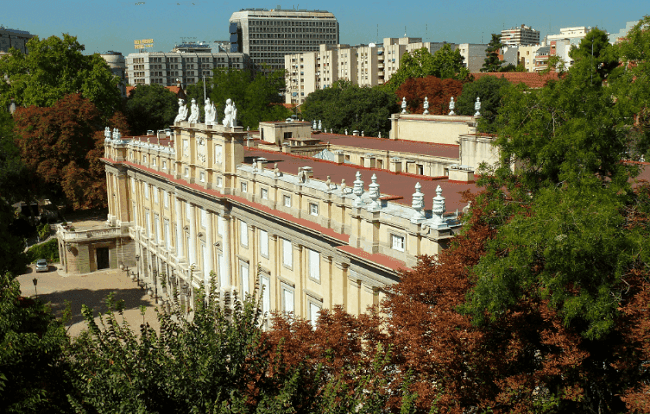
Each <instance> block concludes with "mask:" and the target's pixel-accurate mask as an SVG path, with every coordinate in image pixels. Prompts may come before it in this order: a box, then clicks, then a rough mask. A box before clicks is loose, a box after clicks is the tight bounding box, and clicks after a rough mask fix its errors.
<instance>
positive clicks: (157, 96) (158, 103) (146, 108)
mask: <svg viewBox="0 0 650 414" xmlns="http://www.w3.org/2000/svg"><path fill="white" fill-rule="evenodd" d="M124 113H125V115H126V119H127V120H128V123H129V125H130V126H131V128H132V129H133V133H134V134H136V135H137V134H145V133H146V132H147V130H154V131H156V130H160V129H164V128H167V127H168V126H170V125H172V124H173V123H174V118H175V117H176V114H178V100H177V99H176V95H175V94H174V93H173V92H171V91H170V90H169V89H167V88H165V87H163V86H162V85H159V84H156V83H154V84H151V85H138V86H137V87H136V88H135V89H134V90H133V92H132V93H131V96H130V97H129V98H128V99H127V101H126V105H125V108H124Z"/></svg>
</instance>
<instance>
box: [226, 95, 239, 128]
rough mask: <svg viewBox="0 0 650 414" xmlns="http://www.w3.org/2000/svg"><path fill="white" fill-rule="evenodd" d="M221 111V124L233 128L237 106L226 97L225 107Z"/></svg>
mask: <svg viewBox="0 0 650 414" xmlns="http://www.w3.org/2000/svg"><path fill="white" fill-rule="evenodd" d="M223 113H224V117H223V126H225V127H230V128H234V127H235V125H236V118H237V108H236V107H235V103H234V102H233V101H232V100H230V99H226V108H225V109H224V111H223Z"/></svg>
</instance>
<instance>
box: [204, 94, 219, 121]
mask: <svg viewBox="0 0 650 414" xmlns="http://www.w3.org/2000/svg"><path fill="white" fill-rule="evenodd" d="M203 110H204V111H205V124H206V125H214V124H215V120H216V119H217V109H216V108H215V107H214V104H213V103H212V102H210V98H208V99H206V100H205V107H204V108H203Z"/></svg>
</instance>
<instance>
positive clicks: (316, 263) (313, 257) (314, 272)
mask: <svg viewBox="0 0 650 414" xmlns="http://www.w3.org/2000/svg"><path fill="white" fill-rule="evenodd" d="M307 251H308V252H309V253H308V260H309V278H310V279H312V280H314V281H316V282H318V283H320V253H318V252H316V251H313V250H310V249H307Z"/></svg>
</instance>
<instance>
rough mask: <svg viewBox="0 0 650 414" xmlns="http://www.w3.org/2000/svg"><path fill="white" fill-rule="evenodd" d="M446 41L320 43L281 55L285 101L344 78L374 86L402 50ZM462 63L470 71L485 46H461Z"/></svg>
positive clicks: (390, 70)
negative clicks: (363, 43)
mask: <svg viewBox="0 0 650 414" xmlns="http://www.w3.org/2000/svg"><path fill="white" fill-rule="evenodd" d="M447 44H448V45H450V46H451V48H452V49H454V50H456V49H458V48H459V46H458V45H455V44H453V43H446V42H423V41H422V39H421V38H413V37H402V38H390V37H387V38H385V39H384V41H383V43H377V44H375V43H370V44H368V45H358V46H350V45H328V44H322V45H320V49H319V50H318V51H315V52H304V53H295V54H288V55H286V56H285V57H284V68H285V69H286V71H287V74H286V85H287V90H286V94H285V103H287V104H295V105H300V104H302V103H303V101H304V100H305V98H306V97H307V96H308V95H309V94H310V93H312V92H314V91H315V90H317V89H324V88H328V87H330V86H332V84H333V83H334V82H336V81H337V80H347V81H350V82H352V83H355V84H357V85H359V86H369V87H372V86H376V85H382V84H384V83H386V82H388V81H389V80H390V78H391V76H393V74H394V73H395V72H397V70H398V69H399V66H400V62H401V60H402V58H403V56H404V54H405V53H407V52H408V53H413V52H415V51H416V50H418V49H422V48H425V49H426V50H427V51H429V53H435V52H437V51H438V50H440V49H441V48H442V47H444V46H445V45H447ZM461 46H462V47H461V55H462V56H463V57H464V58H465V65H466V66H467V67H468V69H470V70H472V69H474V68H476V67H478V68H480V67H481V65H482V64H483V59H485V47H486V45H468V44H464V45H461Z"/></svg>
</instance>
